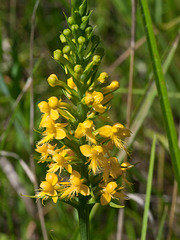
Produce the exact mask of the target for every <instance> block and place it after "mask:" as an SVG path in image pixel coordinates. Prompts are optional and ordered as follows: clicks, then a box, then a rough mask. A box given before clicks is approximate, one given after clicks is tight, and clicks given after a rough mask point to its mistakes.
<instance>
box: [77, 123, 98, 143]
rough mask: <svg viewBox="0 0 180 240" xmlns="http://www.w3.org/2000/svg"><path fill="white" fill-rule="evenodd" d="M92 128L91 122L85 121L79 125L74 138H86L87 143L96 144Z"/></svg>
mask: <svg viewBox="0 0 180 240" xmlns="http://www.w3.org/2000/svg"><path fill="white" fill-rule="evenodd" d="M93 126H94V124H93V121H91V120H86V121H84V122H83V123H79V125H78V127H77V129H76V131H75V135H74V136H75V137H76V138H82V137H84V136H86V138H87V140H88V141H90V142H91V143H94V144H96V139H95V136H94V135H93V134H92V130H93Z"/></svg>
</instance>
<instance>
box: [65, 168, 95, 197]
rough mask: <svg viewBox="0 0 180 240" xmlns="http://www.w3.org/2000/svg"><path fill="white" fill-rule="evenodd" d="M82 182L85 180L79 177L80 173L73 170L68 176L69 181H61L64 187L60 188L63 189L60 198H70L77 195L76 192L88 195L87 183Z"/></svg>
mask: <svg viewBox="0 0 180 240" xmlns="http://www.w3.org/2000/svg"><path fill="white" fill-rule="evenodd" d="M84 182H86V179H81V175H80V173H78V172H77V171H75V170H74V171H73V172H72V174H71V176H70V179H69V182H61V184H62V185H64V186H65V188H64V189H63V190H61V191H63V194H62V195H61V198H70V199H71V198H73V197H75V196H78V193H80V194H82V195H84V196H88V195H89V194H90V189H89V187H88V186H87V185H85V184H83V183H84Z"/></svg>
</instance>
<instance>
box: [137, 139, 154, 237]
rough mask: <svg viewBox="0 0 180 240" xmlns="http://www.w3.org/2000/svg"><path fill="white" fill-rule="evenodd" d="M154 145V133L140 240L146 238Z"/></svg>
mask: <svg viewBox="0 0 180 240" xmlns="http://www.w3.org/2000/svg"><path fill="white" fill-rule="evenodd" d="M155 147H156V135H154V138H153V143H152V148H151V157H150V164H149V172H148V181H147V190H146V199H145V207H144V215H143V224H142V231H141V240H145V239H146V232H147V223H148V212H149V205H150V199H151V188H152V179H153V169H154V160H155Z"/></svg>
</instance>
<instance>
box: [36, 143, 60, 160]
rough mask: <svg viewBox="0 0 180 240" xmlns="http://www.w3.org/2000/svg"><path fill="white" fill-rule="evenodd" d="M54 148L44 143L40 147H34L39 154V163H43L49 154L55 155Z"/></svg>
mask: <svg viewBox="0 0 180 240" xmlns="http://www.w3.org/2000/svg"><path fill="white" fill-rule="evenodd" d="M55 147H56V146H52V145H51V144H47V143H44V144H43V145H41V146H38V145H37V146H36V149H35V150H36V152H38V153H41V162H44V161H45V160H46V159H47V157H48V156H49V154H51V155H53V154H55V153H56V151H54V149H55Z"/></svg>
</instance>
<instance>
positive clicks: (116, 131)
mask: <svg viewBox="0 0 180 240" xmlns="http://www.w3.org/2000/svg"><path fill="white" fill-rule="evenodd" d="M98 133H99V135H101V136H102V137H104V138H110V139H111V140H112V142H113V143H114V144H115V146H116V147H118V148H123V149H124V150H126V148H125V147H124V146H123V142H122V138H125V137H129V136H130V133H131V132H130V130H129V129H127V128H125V127H124V126H123V125H122V124H120V123H116V124H114V125H113V126H110V125H105V126H103V127H101V128H100V129H99V130H98Z"/></svg>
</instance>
